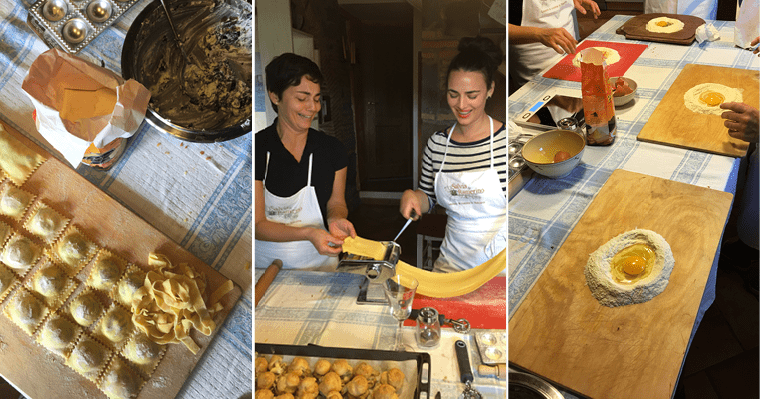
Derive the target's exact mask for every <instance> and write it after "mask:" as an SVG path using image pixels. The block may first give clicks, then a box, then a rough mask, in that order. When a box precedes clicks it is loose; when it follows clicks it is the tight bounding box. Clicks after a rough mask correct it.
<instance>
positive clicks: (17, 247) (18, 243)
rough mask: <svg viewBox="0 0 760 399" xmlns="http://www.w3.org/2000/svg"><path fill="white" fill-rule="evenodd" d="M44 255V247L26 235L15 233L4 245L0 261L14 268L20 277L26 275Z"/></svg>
mask: <svg viewBox="0 0 760 399" xmlns="http://www.w3.org/2000/svg"><path fill="white" fill-rule="evenodd" d="M41 255H42V248H41V247H40V246H39V245H37V244H35V243H34V242H32V240H30V239H29V238H27V237H26V236H23V235H21V234H18V233H13V235H12V236H11V238H10V239H8V241H7V242H6V243H5V246H3V251H2V254H0V261H2V262H3V263H4V264H5V265H7V266H9V267H10V268H11V269H13V272H14V273H16V274H17V275H18V276H19V277H24V276H25V275H26V273H27V272H28V271H29V269H31V268H32V267H33V266H34V265H35V264H36V263H37V261H38V260H39V259H40V257H41Z"/></svg>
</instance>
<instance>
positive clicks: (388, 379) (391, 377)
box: [380, 368, 404, 392]
mask: <svg viewBox="0 0 760 399" xmlns="http://www.w3.org/2000/svg"><path fill="white" fill-rule="evenodd" d="M380 383H381V384H388V385H390V386H392V387H393V388H395V389H396V391H397V392H398V391H400V390H401V387H402V386H403V385H404V372H403V371H401V370H399V369H397V368H392V369H390V370H388V371H383V372H382V373H380Z"/></svg>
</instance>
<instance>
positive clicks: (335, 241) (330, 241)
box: [309, 228, 343, 256]
mask: <svg viewBox="0 0 760 399" xmlns="http://www.w3.org/2000/svg"><path fill="white" fill-rule="evenodd" d="M309 241H311V244H312V245H314V248H316V249H317V252H319V254H320V255H328V256H338V255H339V254H340V253H341V251H342V249H341V245H343V240H342V239H340V238H338V237H335V236H333V235H332V234H330V233H328V232H327V231H326V230H323V229H318V228H314V229H312V231H311V234H309Z"/></svg>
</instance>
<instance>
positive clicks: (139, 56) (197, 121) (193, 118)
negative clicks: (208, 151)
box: [121, 0, 253, 142]
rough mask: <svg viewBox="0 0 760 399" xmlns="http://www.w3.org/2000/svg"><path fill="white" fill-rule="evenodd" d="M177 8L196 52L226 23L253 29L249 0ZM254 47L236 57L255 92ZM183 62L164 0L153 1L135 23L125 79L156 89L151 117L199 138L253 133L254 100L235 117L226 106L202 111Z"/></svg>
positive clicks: (202, 1) (207, 0) (125, 55)
mask: <svg viewBox="0 0 760 399" xmlns="http://www.w3.org/2000/svg"><path fill="white" fill-rule="evenodd" d="M172 11H173V15H172V18H173V20H174V23H175V24H176V26H177V28H178V31H180V32H181V33H180V34H181V35H182V37H183V42H184V46H185V48H186V49H191V50H190V51H191V52H192V51H193V50H192V49H197V48H198V43H199V42H200V40H201V37H202V36H203V35H204V34H205V32H206V31H207V30H208V29H209V28H210V27H214V26H218V25H219V24H220V23H223V22H224V23H230V21H233V22H232V23H237V24H240V25H241V28H242V29H243V30H250V29H251V25H250V21H251V19H252V6H251V4H249V3H248V2H247V1H245V0H198V1H193V2H187V3H183V4H182V7H177V8H176V10H175V9H173V10H172ZM246 24H247V25H246ZM248 33H250V32H248ZM251 47H252V46H251ZM248 51H249V52H248V53H247V56H246V55H245V54H242V55H241V54H236V55H235V56H236V57H238V59H239V61H240V62H239V65H242V66H243V68H244V71H245V73H246V74H247V75H243V76H246V77H248V79H250V81H249V82H247V84H248V88H249V90H248V92H249V93H250V92H251V90H250V87H251V83H252V80H253V73H252V66H251V58H252V56H251V54H252V48H251V49H248ZM201 53H202V51H201ZM194 54H197V53H194ZM200 57H201V59H202V55H200ZM183 62H184V59H183V57H182V56H181V55H180V53H179V48H178V47H177V46H176V43H175V42H174V41H173V38H172V32H171V29H170V27H169V24H168V22H167V19H166V16H165V14H164V11H163V9H162V7H161V4H160V2H158V1H154V2H152V3H151V4H148V6H146V7H145V9H143V10H142V11H141V12H140V14H138V16H137V17H136V18H135V20H134V22H133V23H132V25H131V26H130V28H129V31H128V32H127V35H126V37H125V39H124V48H123V50H122V54H121V69H122V75H123V76H124V78H125V79H135V80H137V81H138V82H140V83H142V84H143V85H144V86H145V87H146V88H148V90H150V91H151V103H150V104H149V105H148V110H147V113H146V120H147V121H148V122H149V123H150V124H151V125H153V126H154V127H156V128H158V129H159V130H161V131H163V132H166V133H169V134H171V135H173V136H176V137H179V138H181V139H183V140H187V141H194V142H216V141H225V140H230V139H233V138H236V137H239V136H241V135H243V134H246V133H250V132H251V130H252V109H253V105H252V104H251V105H250V107H249V108H248V109H246V108H243V109H244V112H238V113H237V115H233V114H231V113H230V112H227V111H226V110H214V109H210V108H201V109H199V106H198V105H197V104H191V103H190V97H189V96H187V95H186V94H185V93H184V92H183V91H182V79H180V78H179V77H180V76H181V75H182V70H183V69H182V63H183ZM161 74H163V75H162V76H161ZM160 79H163V80H160ZM167 79H169V82H168V83H167ZM159 87H161V88H160V89H159ZM251 103H252V99H251Z"/></svg>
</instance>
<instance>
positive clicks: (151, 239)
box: [0, 122, 242, 399]
mask: <svg viewBox="0 0 760 399" xmlns="http://www.w3.org/2000/svg"><path fill="white" fill-rule="evenodd" d="M0 123H2V122H0ZM3 127H4V129H5V131H6V132H9V133H11V135H12V136H14V137H16V138H18V139H19V140H21V141H22V142H23V143H24V144H26V145H27V146H28V147H30V148H32V149H33V150H35V151H37V152H38V153H40V154H42V155H44V156H45V157H47V161H45V163H43V164H42V165H41V166H40V168H39V169H38V170H37V171H36V172H35V173H34V174H32V176H31V177H30V178H29V180H27V182H26V183H25V184H24V185H23V186H22V187H21V188H22V189H24V190H26V191H29V192H31V193H33V194H37V195H38V196H40V197H41V198H42V199H43V200H44V201H45V202H46V204H48V205H50V206H51V207H53V208H54V209H56V210H57V211H58V212H60V213H62V214H63V215H64V216H67V217H70V218H71V222H72V223H74V224H75V225H76V226H77V227H78V228H80V230H81V231H82V232H83V233H84V234H85V235H86V236H88V237H89V238H90V239H91V240H93V241H95V242H96V243H97V244H98V245H99V246H100V247H104V248H108V249H109V250H111V251H112V252H115V253H116V254H118V255H120V256H121V257H123V258H124V259H126V260H127V261H129V262H131V263H133V264H137V265H140V266H142V267H143V268H147V260H148V254H149V253H150V252H157V253H161V254H164V255H166V256H167V257H168V258H169V260H170V261H172V263H173V264H177V263H182V262H186V263H188V264H189V265H191V266H192V267H194V268H195V269H196V270H197V271H199V272H201V273H203V274H205V276H206V280H207V287H206V295H209V294H210V293H211V292H213V291H214V290H215V289H216V288H217V287H219V286H220V285H222V284H223V283H224V282H226V281H227V280H228V279H227V278H226V277H224V276H222V275H221V274H220V273H219V272H217V271H216V270H214V269H212V268H211V267H209V266H208V265H206V264H205V263H203V262H202V261H201V260H199V259H198V258H196V257H195V256H194V255H192V254H191V253H189V252H187V251H186V250H185V249H183V248H182V247H180V246H179V245H177V244H176V243H174V242H173V241H172V240H170V239H169V238H167V237H166V236H165V235H164V234H163V233H161V232H160V231H158V230H157V229H155V228H154V227H153V226H151V225H150V224H148V223H147V222H146V221H144V220H143V219H141V218H139V217H138V216H136V215H135V214H134V213H132V212H130V211H129V210H127V209H126V208H125V207H124V206H122V205H121V204H119V203H118V202H117V201H115V200H114V199H113V198H111V197H109V196H108V195H107V194H105V193H104V192H103V191H101V190H99V189H98V188H97V187H95V186H94V185H93V184H92V183H90V182H89V181H88V180H86V179H85V178H84V177H82V176H80V175H79V174H78V173H77V172H76V171H75V170H73V169H71V168H70V167H69V166H68V165H66V164H63V163H62V162H61V161H59V160H58V159H56V158H54V157H52V156H50V154H48V153H46V152H45V151H44V150H43V149H42V148H40V147H38V146H36V145H35V144H34V143H32V142H31V141H30V140H28V139H27V138H26V137H24V136H23V135H22V134H20V133H18V132H17V131H15V130H14V129H13V128H11V127H10V126H8V125H7V124H5V123H3ZM2 220H3V221H5V222H8V221H9V220H6V219H5V218H4V217H3V219H2ZM22 233H24V234H25V235H26V236H28V237H33V236H32V235H31V234H30V233H28V232H24V231H22ZM87 271H89V267H87V268H85V269H83V271H82V272H81V273H80V274H79V275H78V276H77V278H78V279H79V280H80V281H84V280H85V279H86V272H87ZM241 292H242V291H241V288H240V287H239V286H237V285H235V288H234V289H233V290H232V291H231V292H229V293H228V294H227V295H225V296H224V298H222V301H221V303H222V305H223V307H224V308H223V310H222V311H220V312H218V313H216V314H215V315H214V317H213V320H214V322H215V323H216V326H217V328H216V329H215V330H214V332H213V333H212V334H211V335H210V336H205V335H203V334H200V333H198V331H197V330H195V329H192V332H191V334H190V336H191V337H192V338H193V340H194V341H195V342H196V343H197V344H198V345H199V346H200V347H201V350H200V351H199V352H198V353H197V354H193V353H192V352H190V350H188V349H187V348H186V347H185V346H184V345H182V344H169V346H168V349H167V351H166V354H165V355H164V357H163V359H162V360H161V362H160V363H159V365H158V367H157V369H156V370H155V371H154V373H153V375H152V377H151V379H149V380H148V381H147V382H146V384H145V385H144V386H143V388H142V390H141V392H140V395H139V396H138V398H140V399H149V398H154V399H165V398H173V397H175V396H176V395H177V393H178V392H179V390H180V389H181V388H182V385H183V384H184V382H185V380H186V379H187V377H188V376H189V375H190V373H191V372H192V370H193V368H195V365H196V363H197V362H198V360H199V359H200V358H201V356H203V353H204V352H205V350H206V348H207V347H208V345H209V343H210V342H211V340H212V339H214V337H215V335H216V333H217V332H218V331H219V328H220V327H221V325H222V324H223V323H224V320H225V319H226V318H227V315H228V314H229V312H230V310H232V307H233V306H234V305H235V303H236V302H237V300H238V298H239V297H240V295H241ZM9 298H10V295H9V296H8V297H6V298H5V301H4V302H3V303H2V306H0V308H1V307H4V306H5V305H6V304H7V303H8V299H9ZM0 375H2V377H3V378H5V379H6V380H8V381H10V382H11V383H12V384H13V385H14V386H16V387H17V388H18V389H20V390H21V391H22V392H23V393H24V394H25V395H27V396H29V397H31V398H59V397H71V398H106V395H105V394H104V393H103V392H102V391H100V390H99V389H98V388H97V387H96V386H95V384H94V383H92V382H90V381H89V380H87V379H86V378H84V377H82V376H81V375H79V374H77V373H76V372H75V371H74V370H72V369H71V368H69V367H67V366H66V365H64V364H63V358H62V357H60V356H58V355H55V354H53V353H52V352H50V351H48V350H47V349H45V348H44V347H42V346H41V345H38V344H37V343H36V342H35V341H34V340H33V339H32V338H31V337H29V336H28V335H27V334H26V333H25V332H23V331H22V330H21V328H19V327H18V326H16V325H15V324H13V323H12V322H11V321H10V320H9V319H8V318H7V317H5V315H0Z"/></svg>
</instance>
